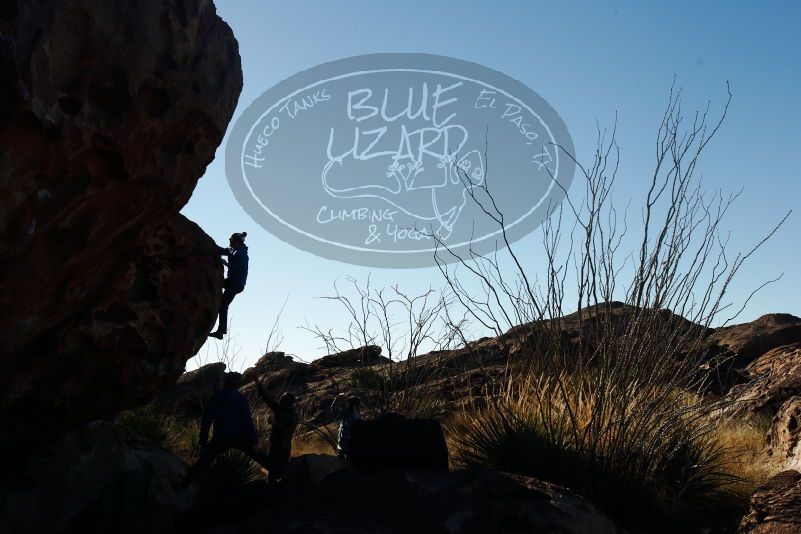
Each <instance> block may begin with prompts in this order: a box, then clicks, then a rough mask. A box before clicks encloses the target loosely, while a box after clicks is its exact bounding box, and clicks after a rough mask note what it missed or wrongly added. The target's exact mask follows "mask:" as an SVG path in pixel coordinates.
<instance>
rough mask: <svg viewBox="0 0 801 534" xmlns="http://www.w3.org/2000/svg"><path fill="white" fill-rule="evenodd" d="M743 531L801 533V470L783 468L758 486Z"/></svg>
mask: <svg viewBox="0 0 801 534" xmlns="http://www.w3.org/2000/svg"><path fill="white" fill-rule="evenodd" d="M738 532H739V533H740V534H798V532H801V473H799V472H798V471H793V470H788V471H782V472H781V473H778V474H777V475H774V476H773V477H771V478H769V479H768V480H767V481H766V482H765V483H764V484H762V485H761V486H760V487H759V488H757V490H756V492H755V493H754V495H753V496H752V497H751V507H750V510H749V511H748V514H746V516H745V517H743V520H742V521H741V522H740V529H739V530H738Z"/></svg>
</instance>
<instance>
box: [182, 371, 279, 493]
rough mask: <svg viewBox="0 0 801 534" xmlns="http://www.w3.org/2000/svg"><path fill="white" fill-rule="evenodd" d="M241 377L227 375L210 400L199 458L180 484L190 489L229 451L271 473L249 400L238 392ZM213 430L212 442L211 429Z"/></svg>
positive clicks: (201, 436)
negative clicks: (236, 451) (216, 459)
mask: <svg viewBox="0 0 801 534" xmlns="http://www.w3.org/2000/svg"><path fill="white" fill-rule="evenodd" d="M241 384H242V375H241V374H239V373H225V375H224V379H223V388H222V389H221V390H219V391H217V393H215V394H214V395H212V397H211V398H210V399H209V401H208V403H206V409H205V411H204V412H203V419H202V421H201V424H200V440H199V445H200V451H201V452H200V457H199V458H198V460H197V462H195V464H194V465H192V467H190V468H189V470H188V471H187V472H186V476H185V477H184V479H183V482H182V484H181V487H182V488H186V487H188V486H189V485H190V484H191V483H192V482H194V481H195V479H197V477H198V476H199V475H200V474H201V473H202V472H203V471H204V470H205V469H206V468H207V467H208V466H209V464H211V462H212V461H214V459H215V458H217V457H218V456H219V455H221V454H222V453H224V452H225V451H227V450H229V449H238V450H240V451H242V452H243V453H245V454H247V455H248V456H249V457H250V458H251V459H253V460H255V461H256V462H258V464H259V465H261V466H262V467H264V468H265V469H268V470H269V467H268V465H269V460H268V458H267V455H266V454H264V451H262V450H261V449H260V448H259V438H258V435H257V434H256V429H255V427H254V426H253V417H252V414H251V411H250V404H249V403H248V399H247V398H246V397H245V396H244V395H243V394H242V393H240V392H239V386H240V385H241ZM212 427H213V428H214V434H213V435H212V438H211V441H208V437H209V430H210V429H211V428H212Z"/></svg>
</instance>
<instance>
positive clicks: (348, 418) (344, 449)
mask: <svg viewBox="0 0 801 534" xmlns="http://www.w3.org/2000/svg"><path fill="white" fill-rule="evenodd" d="M361 404H362V401H361V399H359V397H348V399H347V401H346V400H345V394H344V393H340V394H339V395H337V396H336V398H335V399H334V402H333V403H331V411H332V412H333V413H334V414H335V415H336V417H337V418H338V419H339V432H338V434H337V456H339V457H340V458H347V457H348V446H349V445H350V426H351V423H353V422H354V421H361V420H362V416H361V414H360V413H359V407H360V406H361Z"/></svg>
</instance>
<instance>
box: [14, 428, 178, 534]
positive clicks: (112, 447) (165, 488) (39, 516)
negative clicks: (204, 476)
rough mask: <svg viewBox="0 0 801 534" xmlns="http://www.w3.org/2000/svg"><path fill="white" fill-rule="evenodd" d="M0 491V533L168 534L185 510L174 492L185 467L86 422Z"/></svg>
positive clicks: (117, 430)
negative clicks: (0, 520)
mask: <svg viewBox="0 0 801 534" xmlns="http://www.w3.org/2000/svg"><path fill="white" fill-rule="evenodd" d="M23 471H24V472H23V473H21V474H20V475H19V477H18V478H17V479H16V480H13V481H12V480H10V479H7V480H6V481H5V482H6V483H9V484H10V483H13V484H14V487H13V489H11V488H9V487H6V485H5V484H3V485H2V487H0V517H1V518H2V524H3V527H2V529H1V530H3V532H16V533H20V534H23V533H28V532H29V533H39V532H52V533H58V532H115V533H121V534H123V533H131V534H133V533H136V534H141V533H150V532H152V533H164V532H171V531H172V529H173V520H174V518H175V516H176V515H177V514H179V513H180V512H182V511H184V510H186V509H187V508H188V507H189V506H190V505H191V504H192V494H191V493H188V492H187V493H180V492H178V491H177V490H176V488H179V487H180V482H181V479H182V478H183V475H184V473H185V471H186V466H185V465H184V464H183V462H181V461H180V460H178V459H177V458H175V457H174V456H172V455H171V454H169V453H167V452H165V451H163V450H159V449H153V448H150V447H140V446H136V445H134V444H133V443H131V442H129V439H128V436H127V435H126V433H125V432H124V431H123V430H122V429H120V428H117V427H115V426H113V425H110V424H107V423H101V422H91V423H87V424H85V425H83V426H81V427H78V428H76V429H74V430H72V431H70V432H69V433H67V434H65V435H64V436H62V437H61V438H60V439H59V440H58V441H56V442H54V443H52V444H51V445H50V446H48V447H47V448H46V449H45V450H43V451H41V454H40V455H39V456H38V457H37V458H35V459H32V460H30V461H29V462H28V463H27V465H26V467H25V468H24V470H23Z"/></svg>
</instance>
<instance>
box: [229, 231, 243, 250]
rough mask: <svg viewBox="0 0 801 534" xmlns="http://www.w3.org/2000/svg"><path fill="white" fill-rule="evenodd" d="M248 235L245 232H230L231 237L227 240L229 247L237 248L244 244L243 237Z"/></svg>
mask: <svg viewBox="0 0 801 534" xmlns="http://www.w3.org/2000/svg"><path fill="white" fill-rule="evenodd" d="M247 236H248V233H247V232H239V233H238V234H237V233H234V234H231V238H230V239H229V240H228V242H229V244H230V245H231V248H239V247H241V246H242V245H244V244H245V238H246V237H247Z"/></svg>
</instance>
